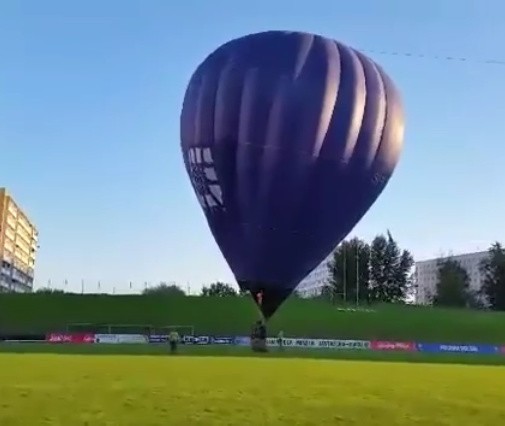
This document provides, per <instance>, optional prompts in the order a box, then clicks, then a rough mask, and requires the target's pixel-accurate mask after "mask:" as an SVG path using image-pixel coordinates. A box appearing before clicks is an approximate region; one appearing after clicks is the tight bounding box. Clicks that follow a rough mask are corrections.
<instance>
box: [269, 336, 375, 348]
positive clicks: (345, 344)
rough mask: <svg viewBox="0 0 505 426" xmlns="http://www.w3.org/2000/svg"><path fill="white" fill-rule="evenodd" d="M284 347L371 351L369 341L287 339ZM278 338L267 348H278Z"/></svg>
mask: <svg viewBox="0 0 505 426" xmlns="http://www.w3.org/2000/svg"><path fill="white" fill-rule="evenodd" d="M282 342H283V345H284V346H286V347H293V348H309V349H339V350H351V349H352V350H355V349H359V350H367V349H370V342H369V341H368V340H332V339H297V338H285V339H282ZM278 344H279V343H278V341H277V338H275V337H269V338H268V339H267V346H278Z"/></svg>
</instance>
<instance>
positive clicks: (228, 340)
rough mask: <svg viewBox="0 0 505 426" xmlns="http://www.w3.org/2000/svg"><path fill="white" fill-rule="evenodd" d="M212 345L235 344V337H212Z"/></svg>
mask: <svg viewBox="0 0 505 426" xmlns="http://www.w3.org/2000/svg"><path fill="white" fill-rule="evenodd" d="M210 342H211V345H233V344H234V343H235V338H234V337H211V338H210Z"/></svg>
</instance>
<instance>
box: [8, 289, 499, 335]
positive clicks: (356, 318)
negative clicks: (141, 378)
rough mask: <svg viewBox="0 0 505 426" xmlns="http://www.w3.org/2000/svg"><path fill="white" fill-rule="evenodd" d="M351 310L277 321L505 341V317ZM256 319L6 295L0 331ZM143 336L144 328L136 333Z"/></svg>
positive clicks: (242, 312)
mask: <svg viewBox="0 0 505 426" xmlns="http://www.w3.org/2000/svg"><path fill="white" fill-rule="evenodd" d="M372 309H374V312H363V311H361V312H349V311H342V310H339V309H337V307H335V306H332V305H330V304H328V303H325V302H320V301H313V300H297V299H289V300H288V301H287V302H286V303H285V304H284V305H283V306H282V307H281V309H280V310H279V312H278V313H277V314H276V315H275V316H274V317H273V318H272V320H271V322H270V324H269V327H270V331H271V332H272V333H276V332H277V331H278V330H284V332H285V334H286V335H287V336H296V337H313V338H315V337H322V338H343V339H345V338H350V339H365V340H372V339H392V340H417V341H424V342H444V343H496V344H502V343H505V313H489V312H477V311H469V310H450V309H449V310H444V309H433V308H422V307H415V306H375V307H372ZM256 318H257V311H256V308H255V306H254V304H253V302H252V300H251V299H250V298H248V297H247V298H208V297H175V298H174V297H159V296H151V297H149V296H107V295H88V296H81V295H44V294H28V295H19V294H0V332H18V333H45V332H48V331H64V330H65V329H66V327H67V325H68V324H70V323H95V324H142V325H149V324H150V325H154V326H166V325H176V324H177V325H191V326H194V328H195V331H196V333H199V334H211V335H243V334H248V333H249V331H250V327H251V324H252V322H253V321H254V320H255V319H256ZM137 331H138V330H137Z"/></svg>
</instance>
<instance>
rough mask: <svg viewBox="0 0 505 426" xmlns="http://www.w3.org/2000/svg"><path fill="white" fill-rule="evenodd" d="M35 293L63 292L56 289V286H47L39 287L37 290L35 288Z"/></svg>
mask: <svg viewBox="0 0 505 426" xmlns="http://www.w3.org/2000/svg"><path fill="white" fill-rule="evenodd" d="M35 293H44V294H63V293H65V292H64V291H63V290H58V289H56V288H49V287H41V288H39V289H37V290H35Z"/></svg>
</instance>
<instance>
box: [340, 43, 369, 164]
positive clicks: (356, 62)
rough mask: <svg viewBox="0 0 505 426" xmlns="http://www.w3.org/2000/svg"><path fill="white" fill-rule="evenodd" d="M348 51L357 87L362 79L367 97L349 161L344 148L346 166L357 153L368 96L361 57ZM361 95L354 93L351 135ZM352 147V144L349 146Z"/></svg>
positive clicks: (350, 149) (350, 50)
mask: <svg viewBox="0 0 505 426" xmlns="http://www.w3.org/2000/svg"><path fill="white" fill-rule="evenodd" d="M347 50H348V51H349V54H350V56H351V62H352V71H353V73H354V77H355V85H358V84H359V82H360V79H362V81H363V86H364V91H365V97H364V100H363V107H362V109H361V110H360V111H359V112H360V113H361V114H360V115H361V117H360V120H359V125H357V129H358V130H357V132H356V134H355V137H354V141H353V142H352V147H351V148H349V151H350V152H349V153H347V157H348V158H347V160H346V158H345V156H346V148H347V146H345V147H344V151H343V152H342V161H343V163H344V164H349V163H350V162H351V161H352V160H353V158H354V155H355V153H356V145H357V143H358V140H359V134H360V130H361V127H362V124H363V117H364V115H365V107H366V94H367V88H366V77H365V70H364V68H363V64H362V62H361V60H360V58H359V56H358V55H357V54H356V52H355V51H354V49H351V48H349V47H347ZM357 67H359V71H358V69H357ZM359 96H360V95H359V93H358V91H355V92H353V99H352V102H350V103H351V104H352V105H353V109H352V115H351V117H350V128H349V133H350V132H351V131H352V128H353V127H354V126H353V124H354V123H353V121H354V116H355V113H356V111H357V106H358V105H357V101H358V100H359ZM349 136H350V134H348V135H347V137H348V141H349ZM349 145H351V144H349Z"/></svg>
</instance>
